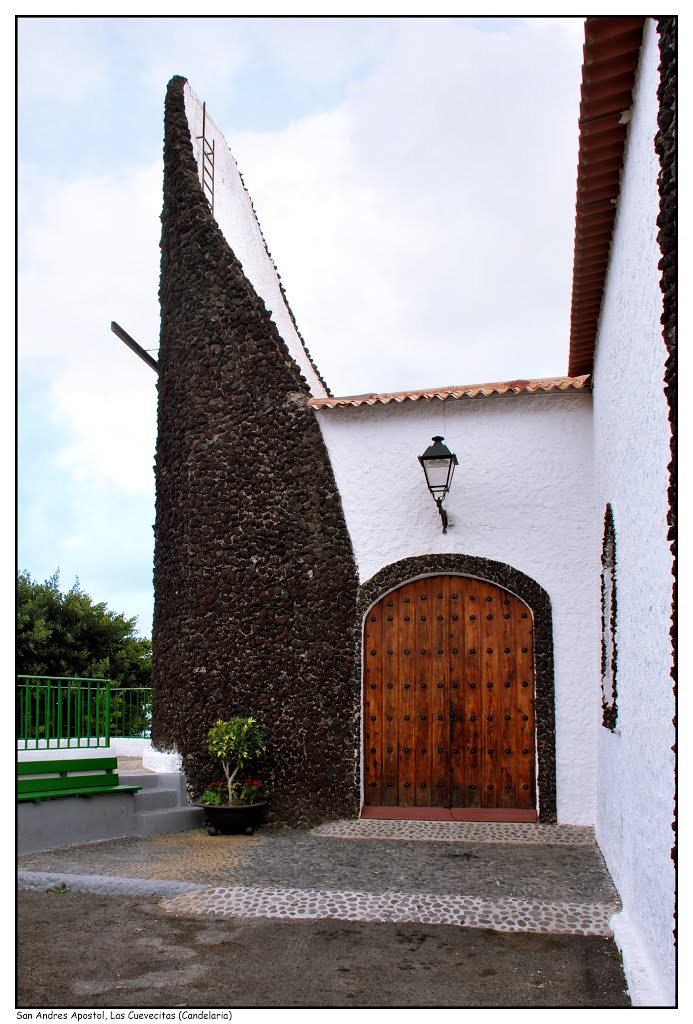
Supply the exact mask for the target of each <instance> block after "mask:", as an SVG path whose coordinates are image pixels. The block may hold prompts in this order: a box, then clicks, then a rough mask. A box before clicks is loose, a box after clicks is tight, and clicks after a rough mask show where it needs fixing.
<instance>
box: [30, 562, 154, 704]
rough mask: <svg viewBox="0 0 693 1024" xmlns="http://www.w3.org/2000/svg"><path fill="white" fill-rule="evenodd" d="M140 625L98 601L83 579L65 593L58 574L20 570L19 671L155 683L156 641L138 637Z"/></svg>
mask: <svg viewBox="0 0 693 1024" xmlns="http://www.w3.org/2000/svg"><path fill="white" fill-rule="evenodd" d="M135 623H136V619H135V618H132V619H126V618H125V616H124V615H119V614H117V613H116V612H112V611H109V609H108V607H107V605H106V604H105V603H104V602H99V603H97V604H95V603H94V602H93V601H92V599H91V598H90V597H89V595H88V594H85V593H84V591H83V590H81V589H80V586H79V581H78V580H75V582H74V584H73V586H72V587H71V588H70V590H68V591H67V592H66V593H63V592H62V591H61V590H60V580H59V574H58V572H56V573H55V574H54V575H53V576H51V577H49V578H48V579H47V580H46V581H45V582H44V583H38V582H37V581H35V580H33V579H32V578H31V576H30V575H29V573H27V572H22V573H18V574H17V674H18V675H37V676H80V677H82V678H92V679H111V680H113V681H114V682H117V683H120V684H121V685H122V686H151V684H152V645H151V641H150V640H147V639H145V638H144V637H138V636H137V635H136V633H135Z"/></svg>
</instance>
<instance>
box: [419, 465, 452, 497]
mask: <svg viewBox="0 0 693 1024" xmlns="http://www.w3.org/2000/svg"><path fill="white" fill-rule="evenodd" d="M424 468H425V470H426V480H427V481H428V486H429V487H430V489H431V490H432V491H442V490H445V488H446V487H447V484H448V475H449V473H450V459H425V460H424Z"/></svg>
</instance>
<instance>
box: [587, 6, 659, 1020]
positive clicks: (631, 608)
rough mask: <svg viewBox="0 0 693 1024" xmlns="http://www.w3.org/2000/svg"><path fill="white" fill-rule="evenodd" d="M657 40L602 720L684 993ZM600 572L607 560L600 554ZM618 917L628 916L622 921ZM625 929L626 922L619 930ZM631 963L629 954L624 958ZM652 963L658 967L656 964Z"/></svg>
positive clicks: (634, 854) (599, 419)
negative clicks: (675, 855)
mask: <svg viewBox="0 0 693 1024" xmlns="http://www.w3.org/2000/svg"><path fill="white" fill-rule="evenodd" d="M658 64H659V50H658V43H657V33H656V29H655V26H654V23H653V22H652V21H651V20H650V19H648V20H647V22H646V26H645V33H644V40H643V48H642V51H641V62H640V67H639V71H638V76H637V79H636V87H635V90H634V105H633V110H632V118H631V122H630V127H629V136H628V140H627V147H626V154H625V161H624V173H623V180H622V186H621V196H620V200H619V207H618V211H617V218H616V225H615V230H614V237H613V243H612V250H611V257H610V265H609V272H608V277H607V282H606V287H605V292H604V299H603V304H602V313H601V320H600V328H599V333H598V338H597V346H596V358H595V366H594V436H595V476H596V494H597V502H596V505H597V515H598V516H599V518H600V520H601V521H603V515H604V509H605V506H606V503H607V502H610V503H611V505H612V506H613V511H614V520H615V528H616V552H617V566H616V587H617V634H616V641H617V645H618V674H617V686H618V723H617V730H618V731H617V732H616V733H611V732H609V731H608V730H607V729H605V728H601V727H600V728H599V730H598V759H599V761H598V764H599V768H598V800H597V838H598V841H599V845H600V846H601V848H602V851H603V853H604V856H605V858H606V862H607V864H608V866H609V870H610V871H611V874H612V876H613V879H614V881H615V883H616V886H617V887H618V890H619V893H620V895H621V898H622V900H623V905H624V911H623V915H624V922H623V924H624V927H625V928H627V930H628V933H629V935H630V936H631V937H632V936H635V940H636V944H637V943H640V944H641V947H642V955H643V957H644V959H645V960H648V959H649V961H650V968H651V971H652V973H651V977H654V978H656V981H657V984H655V985H654V987H652V988H651V989H650V990H649V991H648V993H647V995H646V996H644V998H645V1000H646V1001H650V1004H651V1003H652V1000H653V999H656V998H657V988H659V990H660V992H659V996H660V997H661V998H662V1000H663V1002H664V1003H665V1004H667V1003H671V1001H672V1000H673V997H674V947H673V937H672V928H673V925H674V921H673V910H674V907H673V899H674V865H673V862H672V860H671V857H670V851H671V847H672V844H673V838H674V837H673V832H672V828H671V823H672V819H673V812H674V755H673V753H672V750H671V747H672V744H673V743H674V739H675V737H674V729H673V726H672V717H673V715H674V701H673V695H672V680H671V676H670V667H671V661H672V657H671V643H670V638H669V627H670V616H671V599H672V582H673V580H672V575H671V569H672V558H671V552H670V549H669V544H668V542H667V522H666V516H667V487H668V472H667V464H668V462H669V443H670V428H669V423H668V412H667V403H666V399H665V395H664V391H663V376H664V363H665V359H666V351H665V346H664V341H663V338H662V327H661V324H660V315H661V311H662V296H661V291H660V284H659V282H660V273H659V270H658V267H657V264H658V261H659V259H660V256H661V254H660V251H659V247H658V245H657V225H656V219H657V214H658V211H659V195H658V191H657V175H658V172H659V161H658V157H657V155H656V153H655V150H654V145H653V142H654V136H655V133H656V131H657V109H658V108H657V86H658V84H659V72H658ZM593 572H598V566H595V568H594V569H593ZM618 927H619V925H618V923H617V928H618ZM617 938H618V931H617ZM625 964H626V970H627V971H628V959H627V957H626V960H625ZM646 973H647V971H646Z"/></svg>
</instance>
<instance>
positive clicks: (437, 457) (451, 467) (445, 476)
mask: <svg viewBox="0 0 693 1024" xmlns="http://www.w3.org/2000/svg"><path fill="white" fill-rule="evenodd" d="M419 462H420V463H421V465H422V467H423V471H424V474H425V476H426V483H427V484H428V489H429V491H430V492H431V494H432V495H433V500H434V501H435V503H436V505H437V506H438V511H439V512H440V518H441V520H442V522H443V533H447V532H448V514H447V512H446V511H445V509H444V508H443V501H444V500H445V496H446V494H447V493H448V491H449V490H450V484H451V483H452V474H453V473H454V472H455V466H456V465H457V464H458V463H457V456H456V455H453V453H452V452H451V451H450V449H449V448H448V447H447V446H446V445H444V444H443V438H442V437H434V438H433V444H432V445H430V446H429V447H428V448H427V449H426V451H425V452H424V453H423V455H419Z"/></svg>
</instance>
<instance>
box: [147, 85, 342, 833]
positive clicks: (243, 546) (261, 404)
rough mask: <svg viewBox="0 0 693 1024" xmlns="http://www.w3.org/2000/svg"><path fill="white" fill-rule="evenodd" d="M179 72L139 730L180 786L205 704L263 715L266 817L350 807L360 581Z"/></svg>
mask: <svg viewBox="0 0 693 1024" xmlns="http://www.w3.org/2000/svg"><path fill="white" fill-rule="evenodd" d="M184 84H185V80H184V79H182V78H179V77H176V78H173V79H172V80H171V82H170V83H169V88H168V93H167V97H166V118H165V141H164V206H163V213H162V237H161V285H160V292H159V296H160V302H161V342H160V350H159V382H158V388H159V411H158V445H157V456H156V525H155V542H156V547H155V563H154V582H155V594H156V598H155V609H154V632H153V643H154V728H153V736H152V739H153V742H154V744H155V746H157V747H159V748H160V749H163V750H171V749H177V750H178V751H179V752H180V754H181V755H182V758H183V767H184V770H185V772H186V774H187V778H188V785H189V788H190V791H191V792H192V793H194V794H197V793H199V792H200V791H201V790H202V789H203V788H204V787H205V786H206V785H207V783H208V782H209V781H211V780H213V779H215V778H218V777H220V769H219V767H218V766H215V765H214V762H212V761H211V759H210V758H209V756H208V754H207V752H206V735H207V730H208V729H209V727H210V726H211V725H212V724H213V723H214V722H215V721H216V720H217V719H218V718H220V717H221V718H229V717H231V716H233V715H238V714H240V715H253V716H254V717H256V718H257V719H258V720H259V722H260V724H261V725H262V727H263V728H264V729H265V731H266V733H267V738H268V748H269V749H268V755H267V764H266V768H265V773H264V774H265V777H266V778H267V779H268V782H269V784H270V786H271V789H272V804H271V819H270V820H274V821H276V822H286V823H288V824H291V825H298V826H308V825H311V824H313V823H315V822H318V821H321V820H325V819H328V818H335V817H339V816H344V815H350V814H354V813H355V812H356V811H357V803H358V758H359V751H358V699H359V694H358V692H354V688H353V684H352V667H353V666H352V659H353V652H354V632H355V624H356V621H357V618H356V597H357V590H358V579H357V574H356V568H355V564H354V558H353V553H352V549H351V542H350V540H349V535H348V532H347V529H346V526H345V523H344V517H343V513H342V507H341V501H340V498H339V494H338V492H337V488H336V485H335V481H334V477H333V474H332V469H331V466H330V461H329V457H328V455H327V451H326V449H325V446H324V443H323V440H322V435H321V432H320V428H319V426H318V424H317V421H316V419H315V416H314V414H313V412H312V411H311V410H310V409H308V408H307V407H306V405H305V398H306V396H307V394H308V387H307V384H306V381H305V379H304V378H303V377H302V376H301V373H300V370H299V368H298V366H297V364H296V363H295V362H294V361H293V359H292V358H291V357H290V355H289V353H288V350H287V349H286V346H285V345H284V343H283V341H282V339H281V338H280V336H279V334H278V332H277V329H276V327H275V325H274V324H273V322H272V320H271V318H270V315H269V313H268V311H267V309H266V307H265V305H264V303H263V302H262V300H261V299H260V298H258V296H257V294H256V293H255V291H254V290H253V288H252V286H251V285H250V283H249V282H248V280H247V278H246V277H245V275H244V274H243V270H242V267H241V264H240V263H239V262H238V260H237V259H236V257H235V256H234V254H233V253H232V252H231V250H230V248H229V247H228V245H227V243H226V241H225V240H224V237H223V235H222V233H221V231H220V230H219V228H218V226H217V224H216V222H215V220H214V218H213V216H212V213H211V211H210V208H209V205H208V203H207V200H206V199H205V198H204V196H203V193H202V190H201V188H200V185H199V179H198V175H197V168H196V165H195V161H194V158H193V153H192V146H191V140H190V132H189V129H188V122H187V118H186V114H185V106H184V93H183V90H184Z"/></svg>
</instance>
